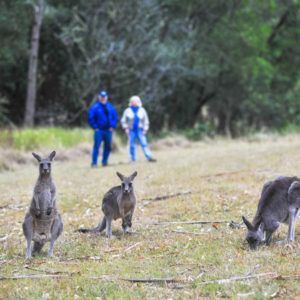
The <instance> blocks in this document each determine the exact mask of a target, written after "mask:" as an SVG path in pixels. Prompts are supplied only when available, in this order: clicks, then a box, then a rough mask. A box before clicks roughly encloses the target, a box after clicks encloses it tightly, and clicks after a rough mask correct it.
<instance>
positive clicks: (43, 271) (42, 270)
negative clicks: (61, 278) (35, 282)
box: [25, 266, 80, 276]
mask: <svg viewBox="0 0 300 300" xmlns="http://www.w3.org/2000/svg"><path fill="white" fill-rule="evenodd" d="M25 269H28V270H32V271H37V272H42V273H44V274H47V275H58V274H67V275H69V276H73V275H75V274H80V272H79V271H78V272H71V273H70V272H64V271H49V270H44V269H36V268H31V267H29V266H25Z"/></svg>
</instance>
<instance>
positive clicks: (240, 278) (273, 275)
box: [200, 272, 300, 285]
mask: <svg viewBox="0 0 300 300" xmlns="http://www.w3.org/2000/svg"><path fill="white" fill-rule="evenodd" d="M261 278H265V279H283V280H284V279H291V278H300V275H295V276H281V275H278V274H277V273H274V272H269V273H259V274H255V275H248V276H247V275H246V276H234V277H230V278H226V279H217V280H210V281H204V282H200V285H206V284H214V283H217V284H227V283H231V282H234V281H243V280H249V279H261Z"/></svg>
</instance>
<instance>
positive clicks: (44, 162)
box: [32, 151, 56, 175]
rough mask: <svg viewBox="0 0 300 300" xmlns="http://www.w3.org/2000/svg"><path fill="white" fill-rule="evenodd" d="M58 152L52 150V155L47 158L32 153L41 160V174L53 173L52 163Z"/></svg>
mask: <svg viewBox="0 0 300 300" xmlns="http://www.w3.org/2000/svg"><path fill="white" fill-rule="evenodd" d="M55 154H56V152H55V151H52V152H51V153H50V155H49V156H48V157H46V158H42V157H41V156H39V155H38V154H36V153H34V152H33V153H32V155H33V157H34V158H35V159H36V160H37V161H38V162H39V164H40V174H41V175H47V174H48V175H49V174H50V173H51V163H52V160H53V158H54V156H55Z"/></svg>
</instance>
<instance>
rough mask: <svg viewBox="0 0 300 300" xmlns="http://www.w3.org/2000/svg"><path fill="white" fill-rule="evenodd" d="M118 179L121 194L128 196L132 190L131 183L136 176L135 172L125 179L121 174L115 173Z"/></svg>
mask: <svg viewBox="0 0 300 300" xmlns="http://www.w3.org/2000/svg"><path fill="white" fill-rule="evenodd" d="M117 175H118V177H119V178H120V179H121V181H122V184H121V187H122V192H123V194H129V193H130V192H131V191H132V190H133V184H132V181H133V179H134V178H135V176H136V175H137V171H135V172H133V173H132V174H131V175H130V176H128V177H126V176H124V175H122V174H121V173H119V172H117Z"/></svg>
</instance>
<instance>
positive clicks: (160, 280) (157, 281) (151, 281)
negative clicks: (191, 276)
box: [119, 278, 182, 283]
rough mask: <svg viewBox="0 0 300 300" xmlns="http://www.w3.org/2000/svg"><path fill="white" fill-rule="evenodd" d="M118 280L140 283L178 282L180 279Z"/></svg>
mask: <svg viewBox="0 0 300 300" xmlns="http://www.w3.org/2000/svg"><path fill="white" fill-rule="evenodd" d="M119 279H120V280H124V281H129V282H140V283H178V282H182V280H179V279H175V278H146V279H145V278H119Z"/></svg>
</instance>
